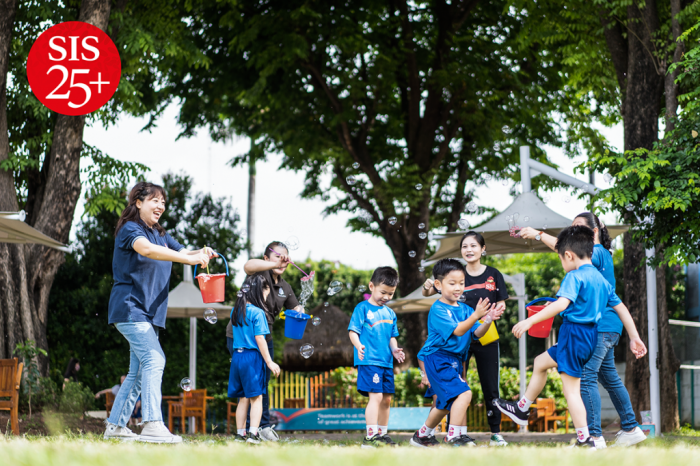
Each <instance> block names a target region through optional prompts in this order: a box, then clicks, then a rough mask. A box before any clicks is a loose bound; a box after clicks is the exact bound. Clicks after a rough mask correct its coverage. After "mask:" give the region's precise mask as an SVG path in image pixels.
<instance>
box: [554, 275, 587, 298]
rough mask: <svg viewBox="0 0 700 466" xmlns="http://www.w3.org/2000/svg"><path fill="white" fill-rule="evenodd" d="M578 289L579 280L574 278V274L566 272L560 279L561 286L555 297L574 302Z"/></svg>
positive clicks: (579, 286)
mask: <svg viewBox="0 0 700 466" xmlns="http://www.w3.org/2000/svg"><path fill="white" fill-rule="evenodd" d="M580 289H581V282H580V281H579V280H578V279H577V278H576V275H575V274H573V273H567V274H566V275H565V276H564V279H563V280H562V281H561V286H560V287H559V291H558V292H557V298H566V299H568V300H569V301H571V302H572V303H573V302H576V298H577V297H578V294H579V291H580Z"/></svg>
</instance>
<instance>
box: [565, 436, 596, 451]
mask: <svg viewBox="0 0 700 466" xmlns="http://www.w3.org/2000/svg"><path fill="white" fill-rule="evenodd" d="M571 448H590V449H592V450H595V449H596V447H595V441H594V440H593V439H592V438H590V437H588V438H587V439H586V440H584V441H583V442H582V441H580V440H579V439H576V443H574V444H573V445H571Z"/></svg>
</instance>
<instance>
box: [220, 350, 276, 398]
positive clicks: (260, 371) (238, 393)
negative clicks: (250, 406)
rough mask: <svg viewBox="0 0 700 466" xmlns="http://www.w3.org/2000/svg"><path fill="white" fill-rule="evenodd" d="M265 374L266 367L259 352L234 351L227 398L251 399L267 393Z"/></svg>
mask: <svg viewBox="0 0 700 466" xmlns="http://www.w3.org/2000/svg"><path fill="white" fill-rule="evenodd" d="M266 373H267V365H266V364H265V360H264V359H263V357H262V354H260V351H258V350H254V349H244V348H238V349H234V350H233V355H232V356H231V370H230V371H229V375H228V396H229V398H253V397H255V396H258V395H262V394H263V393H267V387H266V386H265V385H266V384H265V375H266Z"/></svg>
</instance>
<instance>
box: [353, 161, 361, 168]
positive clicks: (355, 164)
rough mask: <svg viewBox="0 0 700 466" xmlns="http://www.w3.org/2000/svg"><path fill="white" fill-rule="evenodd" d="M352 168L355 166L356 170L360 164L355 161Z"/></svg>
mask: <svg viewBox="0 0 700 466" xmlns="http://www.w3.org/2000/svg"><path fill="white" fill-rule="evenodd" d="M352 168H354V169H355V170H357V169H358V168H360V164H359V163H357V162H355V163H353V164H352Z"/></svg>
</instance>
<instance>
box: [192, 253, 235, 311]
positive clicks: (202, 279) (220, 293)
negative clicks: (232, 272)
mask: <svg viewBox="0 0 700 466" xmlns="http://www.w3.org/2000/svg"><path fill="white" fill-rule="evenodd" d="M214 252H216V251H214ZM217 254H218V253H217ZM219 257H221V258H222V259H224V257H223V256H221V255H219ZM224 264H226V273H216V274H208V273H200V274H199V275H197V266H196V265H195V266H194V277H195V278H196V279H197V281H198V282H199V291H200V292H201V293H202V301H203V302H205V303H221V302H223V301H224V294H225V293H224V290H225V287H226V277H227V276H228V262H226V259H224Z"/></svg>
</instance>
